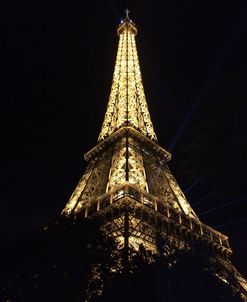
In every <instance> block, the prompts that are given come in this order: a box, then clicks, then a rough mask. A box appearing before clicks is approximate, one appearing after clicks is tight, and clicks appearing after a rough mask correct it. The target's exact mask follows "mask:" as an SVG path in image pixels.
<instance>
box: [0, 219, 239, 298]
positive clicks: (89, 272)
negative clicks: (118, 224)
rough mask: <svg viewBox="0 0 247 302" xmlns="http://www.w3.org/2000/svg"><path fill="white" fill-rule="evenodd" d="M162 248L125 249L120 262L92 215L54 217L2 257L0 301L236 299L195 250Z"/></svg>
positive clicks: (117, 254)
mask: <svg viewBox="0 0 247 302" xmlns="http://www.w3.org/2000/svg"><path fill="white" fill-rule="evenodd" d="M160 246H162V243H161V245H160ZM163 252H164V251H160V254H159V256H157V255H156V256H154V255H150V254H149V253H147V252H146V251H145V249H144V248H142V249H140V251H139V252H138V253H136V252H131V251H129V261H128V263H127V264H125V265H124V264H123V257H122V255H123V254H122V253H123V252H122V250H118V249H117V248H116V243H115V241H114V240H112V239H111V238H109V237H106V236H105V235H104V234H103V233H102V232H101V231H100V229H99V225H98V224H97V223H96V222H95V221H94V222H93V223H92V222H90V221H87V220H84V219H81V218H80V219H75V220H74V219H73V218H71V219H63V218H59V219H58V220H56V221H55V222H54V223H52V224H50V225H49V226H46V227H43V228H41V229H39V230H37V231H35V232H33V233H32V234H29V235H28V236H26V238H23V239H22V241H21V242H19V245H18V246H15V247H13V249H12V251H8V253H7V254H6V257H7V256H8V258H6V257H5V258H2V259H3V263H2V267H5V269H6V270H7V268H8V270H7V271H8V273H7V275H6V274H5V275H4V276H2V280H1V281H2V289H3V291H2V295H3V296H2V298H1V301H4V302H7V301H8V302H10V301H11V302H15V301H16V302H22V301H25V302H28V301H38V302H39V301H40V302H41V301H42V302H45V301H57V302H59V301H61V302H73V301H75V302H76V301H95V302H102V301H108V302H110V301H168V302H169V301H172V302H176V301H181V302H182V301H205V302H206V301H214V302H218V301H219V302H220V301H222V302H223V301H224V302H228V301H229V302H230V301H232V302H233V301H234V302H238V301H241V300H240V298H239V294H238V293H237V292H234V291H233V290H232V288H231V287H230V286H229V285H228V284H227V283H225V282H223V281H222V280H221V279H219V278H218V277H217V274H216V273H217V269H218V268H217V264H214V265H212V262H211V260H210V257H208V256H206V257H205V255H203V254H201V253H200V252H199V250H198V251H196V250H194V251H187V252H185V251H177V252H176V253H172V254H170V255H168V254H167V253H165V255H166V256H164V253H163Z"/></svg>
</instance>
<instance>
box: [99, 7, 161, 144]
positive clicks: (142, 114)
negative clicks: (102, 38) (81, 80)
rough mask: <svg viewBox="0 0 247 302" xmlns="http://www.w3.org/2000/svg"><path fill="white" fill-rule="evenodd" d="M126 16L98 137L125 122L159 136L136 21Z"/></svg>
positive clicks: (106, 134) (120, 30)
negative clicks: (150, 108)
mask: <svg viewBox="0 0 247 302" xmlns="http://www.w3.org/2000/svg"><path fill="white" fill-rule="evenodd" d="M125 12H126V17H125V19H124V20H123V21H122V22H121V23H120V25H119V26H118V29H117V33H118V35H119V44H118V51H117V58H116V63H115V69H114V74H113V81H112V87H111V93H110V97H109V102H108V105H107V110H106V114H105V118H104V122H103V125H102V129H101V132H100V135H99V138H98V140H99V141H101V140H103V139H105V138H106V137H108V136H109V135H111V134H112V133H113V132H114V131H116V130H117V129H119V128H121V127H122V126H131V127H133V128H135V129H137V130H138V131H140V132H141V133H142V134H143V135H145V136H147V137H149V138H151V139H152V140H157V137H156V134H155V132H154V128H153V124H152V121H151V118H150V114H149V111H148V106H147V102H146V97H145V94H144V89H143V83H142V77H141V70H140V65H139V60H138V54H137V49H136V42H135V36H136V35H137V28H136V25H135V24H134V23H133V22H132V21H131V20H130V18H129V10H126V11H125Z"/></svg>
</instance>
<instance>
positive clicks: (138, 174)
mask: <svg viewBox="0 0 247 302" xmlns="http://www.w3.org/2000/svg"><path fill="white" fill-rule="evenodd" d="M125 12H126V17H125V19H124V20H122V21H121V24H120V25H119V26H118V28H117V34H118V36H119V44H118V50H117V57H116V63H115V69H114V74H113V81H112V87H111V92H110V97H109V102H108V105H107V109H106V114H105V117H104V121H103V125H102V128H101V131H100V134H99V137H98V143H97V145H96V146H95V147H94V148H92V149H91V150H90V151H88V152H87V153H86V154H85V155H84V158H85V160H86V161H87V162H88V165H87V168H86V171H85V173H84V174H83V176H82V177H81V179H80V181H79V183H78V185H77V187H76V189H75V190H74V192H73V194H72V196H71V198H70V200H69V201H68V203H67V204H66V206H65V208H64V210H63V211H62V214H63V215H65V216H70V215H75V216H80V215H82V216H84V217H87V218H88V219H98V220H100V221H101V225H102V229H103V230H104V231H105V232H107V233H108V234H110V235H112V236H113V237H114V238H115V239H116V241H117V242H118V246H119V249H121V248H123V249H132V250H135V251H137V250H138V249H139V248H140V247H144V248H145V250H147V251H149V252H150V253H154V254H155V253H157V244H158V243H157V235H159V237H163V238H165V242H166V243H165V244H166V245H167V249H168V250H170V252H171V251H172V250H174V249H183V248H184V249H185V248H190V247H191V246H193V245H194V244H196V243H198V242H200V243H202V244H203V248H204V249H205V250H207V251H208V252H210V253H211V254H212V255H213V258H214V259H215V261H217V262H218V263H220V265H221V267H222V271H221V272H219V274H218V277H219V278H220V279H221V280H222V281H223V282H230V281H229V280H227V277H226V274H224V273H223V272H224V271H227V272H228V273H229V274H231V275H234V278H235V280H236V283H235V285H234V287H235V288H236V289H237V290H240V291H241V292H242V298H243V301H247V295H246V290H247V283H246V280H245V279H244V278H243V277H242V276H241V274H240V273H239V272H238V271H237V269H236V268H235V267H234V266H233V265H232V263H231V260H230V257H231V254H232V250H231V248H230V246H229V242H228V237H227V236H226V235H224V234H222V233H220V232H218V231H217V230H215V229H213V228H211V227H210V226H207V225H205V224H204V223H202V222H201V221H200V220H199V218H198V217H197V215H196V213H195V212H194V210H193V209H192V208H191V206H190V204H189V202H188V201H187V199H186V197H185V195H184V194H183V192H182V190H181V189H180V187H179V185H178V183H177V181H176V179H175V178H174V177H173V175H172V173H171V172H170V169H169V167H168V162H169V161H170V159H171V154H170V153H169V152H167V151H166V150H165V149H163V148H162V147H161V146H159V144H158V141H157V136H156V134H155V131H154V127H153V124H152V121H151V117H150V114H149V110H148V105H147V101H146V97H145V93H144V88H143V83H142V77H141V71H140V65H139V60H138V54H137V48H136V42H135V36H136V35H137V27H136V25H135V24H134V23H133V22H132V21H131V19H130V18H129V11H128V10H126V11H125Z"/></svg>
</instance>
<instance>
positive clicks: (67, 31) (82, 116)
mask: <svg viewBox="0 0 247 302" xmlns="http://www.w3.org/2000/svg"><path fill="white" fill-rule="evenodd" d="M126 7H128V8H129V10H130V11H131V13H130V18H131V19H132V20H133V21H134V22H135V23H136V24H137V26H138V30H139V33H138V36H137V47H138V53H139V59H140V65H141V70H142V75H143V82H144V88H145V93H146V96H147V101H148V105H149V109H150V113H151V118H152V121H153V124H154V127H155V131H156V133H157V136H158V139H159V143H160V144H161V146H162V147H164V148H166V149H169V150H171V152H172V154H173V158H172V162H171V164H170V167H171V169H172V171H173V172H174V175H175V177H176V178H177V179H178V181H179V184H180V185H181V187H182V189H183V190H185V191H187V194H186V195H187V197H188V199H189V201H190V203H191V205H192V206H193V204H196V203H197V202H198V200H199V201H200V200H201V199H202V198H204V197H205V196H206V197H207V195H209V196H210V194H212V195H214V198H213V197H212V199H213V200H214V202H210V198H208V199H205V200H204V201H203V202H200V204H199V205H198V206H194V209H195V211H196V212H197V213H203V212H206V211H208V210H211V209H212V208H213V207H219V206H222V209H218V210H216V211H215V212H212V213H210V214H208V215H204V216H203V218H202V221H203V222H205V223H207V224H209V225H211V226H220V225H224V224H226V226H224V227H221V228H219V230H220V231H222V232H223V233H225V234H227V235H229V237H230V242H231V245H232V247H233V250H234V251H235V256H234V261H235V263H236V265H237V267H239V268H240V271H241V272H243V273H246V272H247V264H246V261H245V257H246V253H247V239H246V235H245V231H244V230H246V227H247V221H246V219H247V214H246V212H245V211H246V209H247V206H246V202H247V195H246V178H247V174H246V171H245V168H244V167H246V165H245V164H246V163H247V159H246V157H247V155H246V154H247V148H246V144H247V142H246V134H247V126H246V123H245V121H246V120H247V107H246V102H247V38H246V37H247V24H246V23H247V21H246V20H247V3H246V1H238V0H236V1H234V2H233V1H221V0H218V1H182V0H177V1H134V2H132V1H90V2H85V1H67V2H65V1H63V0H61V1H57V0H56V1H49V2H44V1H40V2H37V1H30V2H25V1H17V0H14V1H11V2H10V1H9V2H8V3H5V8H4V9H3V10H2V16H1V23H2V26H1V27H2V30H3V35H2V39H1V40H2V43H1V44H2V55H1V59H2V62H3V64H1V65H2V66H3V67H1V72H2V78H3V80H2V81H1V84H2V85H1V86H2V88H1V94H2V97H1V113H2V118H1V122H2V126H1V130H2V131H1V132H2V138H1V151H2V156H1V197H0V202H1V212H0V213H1V214H0V215H1V217H0V227H1V234H2V238H3V241H4V242H5V244H8V243H9V241H11V240H14V239H15V238H17V237H18V236H20V235H21V234H22V233H23V232H25V231H27V230H30V229H32V228H35V227H38V226H39V225H41V224H46V223H49V222H50V221H51V220H53V219H54V218H55V217H56V216H57V215H58V214H59V213H60V212H61V210H62V209H63V207H64V206H65V204H66V202H67V201H68V199H69V197H70V195H71V194H72V192H73V190H74V188H75V186H76V184H77V182H78V180H79V178H80V177H81V175H82V173H83V171H84V169H85V166H86V165H85V162H84V160H83V154H84V153H85V152H86V151H88V150H89V149H90V148H91V147H93V146H94V145H95V144H96V142H97V137H98V134H99V131H100V128H101V124H102V122H103V117H104V113H105V110H106V105H107V101H108V96H109V92H110V87H111V81H112V74H113V69H114V63H115V57H116V51H117V43H118V36H117V34H116V27H117V25H118V24H119V22H120V20H121V17H123V15H124V14H123V11H124V10H125V9H126ZM215 100H216V101H217V102H216V101H215ZM218 101H219V103H218ZM222 102H226V103H225V104H226V105H224V106H223V108H226V109H225V110H226V111H224V110H223V111H222V110H220V109H219V119H218V123H217V118H216V119H215V116H216V117H217V112H216V111H215V108H216V107H217V106H218V104H219V106H218V107H217V108H222V107H220V106H221V105H222ZM212 104H213V105H212ZM214 104H215V107H214ZM236 108H237V109H236ZM211 115H212V116H213V118H212V121H211V119H210V116H211ZM226 117H227V118H226ZM202 119H205V120H206V123H208V126H207V127H208V129H211V128H213V129H211V130H209V131H207V130H206V131H205V133H204V136H203V137H207V135H208V137H209V141H208V144H210V137H211V135H210V131H212V134H213V136H214V142H216V145H217V141H220V143H219V144H221V147H219V146H215V148H216V149H217V151H216V152H215V153H214V152H212V148H214V146H212V144H211V145H210V148H209V149H210V150H211V151H210V150H209V151H210V152H209V151H207V150H206V152H205V140H204V141H203V142H202V144H201V145H200V144H198V143H197V144H196V148H191V150H190V149H189V152H187V151H186V146H190V145H191V146H193V144H194V137H193V133H196V131H197V129H199V128H200V127H201V124H200V122H201V121H202ZM205 120H204V122H205ZM185 121H187V122H185ZM221 121H224V123H221ZM243 121H244V122H243ZM212 124H213V125H214V126H213V127H211V126H212ZM198 125H199V126H198ZM205 125H206V124H205V123H204V124H203V127H202V129H204V130H205ZM210 125H211V126H210ZM198 127H199V128H198ZM207 127H206V129H207ZM210 127H211V128H210ZM217 131H218V132H217ZM206 132H207V133H206ZM218 133H220V134H219V136H220V139H219V140H217V135H218ZM175 138H176V139H175ZM244 138H245V140H244ZM200 147H201V148H202V149H201V150H200ZM220 148H221V149H220ZM195 149H196V151H193V150H195ZM198 150H199V151H198ZM219 150H222V152H220V151H219ZM245 151H246V152H245ZM186 152H187V153H186ZM194 152H195V153H194ZM200 152H201V153H203V152H204V153H203V154H207V152H208V154H209V156H205V157H204V159H203V162H204V167H208V166H210V167H211V166H212V165H214V163H217V162H221V163H222V166H223V169H221V168H219V167H216V170H217V173H216V174H217V178H216V180H217V179H221V180H222V179H223V180H224V179H225V178H226V174H227V175H228V174H229V175H231V178H233V180H234V181H232V182H231V184H230V185H228V182H227V180H226V182H225V183H223V185H222V182H224V181H221V185H222V186H218V185H217V183H215V182H214V181H211V182H210V181H208V179H209V178H210V173H212V172H210V173H209V172H205V171H203V165H201V159H200V158H199V157H198V156H197V155H198V154H200ZM188 153H189V155H188ZM212 154H214V155H212ZM239 154H242V155H241V157H240V156H239ZM221 155H222V157H221ZM193 158H195V160H194V165H196V166H199V167H201V168H200V169H201V170H200V169H194V170H193V169H192V171H191V172H190V173H188V171H187V170H186V169H183V167H185V166H186V164H187V165H189V163H191V162H193ZM198 158H199V159H198ZM221 158H223V160H221ZM228 162H230V164H229V167H228ZM232 167H234V169H233V168H232ZM211 170H212V169H211ZM211 170H210V171H211ZM220 171H222V175H221V174H220ZM204 172H205V173H204ZM231 173H232V174H231ZM212 179H213V178H212V177H211V180H212ZM224 184H225V186H224ZM229 186H231V187H232V189H230V188H229ZM215 188H217V189H215ZM225 188H227V194H228V193H229V192H230V191H231V192H234V194H235V191H236V194H235V196H230V195H231V194H230V193H229V194H230V195H229V194H228V195H227V194H226V190H225ZM215 191H217V194H218V195H217V194H216V195H217V196H216V195H215V194H214V193H212V192H215ZM215 196H216V197H215ZM215 200H216V201H215ZM234 200H238V201H237V202H236V203H235V202H233V201H234ZM229 202H230V203H232V204H230V205H229V206H227V207H226V206H224V205H225V204H226V203H229ZM229 223H230V224H229Z"/></svg>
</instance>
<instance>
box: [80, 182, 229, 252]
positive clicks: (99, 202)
mask: <svg viewBox="0 0 247 302" xmlns="http://www.w3.org/2000/svg"><path fill="white" fill-rule="evenodd" d="M123 198H128V199H131V200H133V201H135V202H136V206H137V207H138V206H145V208H146V209H147V210H148V211H152V212H153V211H155V212H156V213H157V214H158V215H162V218H163V219H166V220H167V221H169V222H172V223H174V224H176V225H180V226H181V227H183V228H184V229H185V230H189V231H190V232H192V233H194V234H196V235H198V236H200V237H202V238H203V239H206V240H207V241H210V242H212V243H216V244H217V245H220V246H222V247H224V248H225V249H227V250H228V252H230V253H231V249H230V246H229V242H228V237H227V236H225V235H223V234H222V233H220V232H218V231H216V230H214V229H213V228H211V227H209V226H207V225H205V224H203V223H202V222H200V221H199V220H197V219H195V218H192V217H190V216H188V215H185V214H184V213H183V212H182V211H180V210H177V209H175V208H174V207H171V206H170V205H169V204H168V203H167V202H164V201H163V200H160V199H159V198H157V197H155V196H153V195H151V194H149V193H147V192H145V191H142V190H140V188H136V186H134V185H132V184H130V183H125V184H123V185H120V186H118V187H117V188H115V189H114V190H112V191H109V192H108V193H106V194H103V195H101V196H100V197H98V198H97V199H96V200H93V201H92V202H91V203H90V204H89V205H88V206H86V207H85V208H84V209H83V211H84V215H85V217H90V216H94V215H96V214H97V212H98V211H101V213H102V211H104V210H107V208H108V207H109V206H110V205H114V204H116V203H117V202H118V201H120V200H122V199H123Z"/></svg>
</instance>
